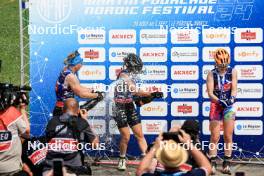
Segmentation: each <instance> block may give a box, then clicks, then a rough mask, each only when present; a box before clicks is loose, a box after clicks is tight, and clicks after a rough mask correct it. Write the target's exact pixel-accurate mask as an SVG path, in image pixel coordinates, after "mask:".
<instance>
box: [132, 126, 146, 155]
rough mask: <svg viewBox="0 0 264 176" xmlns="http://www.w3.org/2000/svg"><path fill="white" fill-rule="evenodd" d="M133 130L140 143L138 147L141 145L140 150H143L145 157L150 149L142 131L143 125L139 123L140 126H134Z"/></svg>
mask: <svg viewBox="0 0 264 176" xmlns="http://www.w3.org/2000/svg"><path fill="white" fill-rule="evenodd" d="M131 128H132V131H133V133H134V135H135V137H136V139H137V142H138V145H139V148H140V150H141V153H142V155H145V153H146V151H147V148H148V145H147V142H146V139H145V137H144V134H143V131H142V125H141V123H138V124H136V125H134V126H132V127H131Z"/></svg>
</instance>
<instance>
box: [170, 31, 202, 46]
mask: <svg viewBox="0 0 264 176" xmlns="http://www.w3.org/2000/svg"><path fill="white" fill-rule="evenodd" d="M198 40H199V33H198V30H196V29H174V30H171V43H173V44H180V43H183V44H190V43H198Z"/></svg>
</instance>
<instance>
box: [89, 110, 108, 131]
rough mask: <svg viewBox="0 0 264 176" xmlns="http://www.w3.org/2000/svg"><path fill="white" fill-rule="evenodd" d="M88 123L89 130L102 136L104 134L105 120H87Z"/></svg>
mask: <svg viewBox="0 0 264 176" xmlns="http://www.w3.org/2000/svg"><path fill="white" fill-rule="evenodd" d="M89 113H90V112H89ZM88 121H89V125H90V127H91V129H92V130H93V131H94V132H95V134H99V135H102V134H105V133H106V123H105V120H88Z"/></svg>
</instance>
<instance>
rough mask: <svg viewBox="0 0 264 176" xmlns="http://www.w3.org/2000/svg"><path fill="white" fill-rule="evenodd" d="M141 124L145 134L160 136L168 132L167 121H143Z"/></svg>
mask: <svg viewBox="0 0 264 176" xmlns="http://www.w3.org/2000/svg"><path fill="white" fill-rule="evenodd" d="M141 123H142V130H143V133H144V134H159V133H160V132H161V131H164V132H165V131H167V130H168V125H167V121H166V120H142V121H141Z"/></svg>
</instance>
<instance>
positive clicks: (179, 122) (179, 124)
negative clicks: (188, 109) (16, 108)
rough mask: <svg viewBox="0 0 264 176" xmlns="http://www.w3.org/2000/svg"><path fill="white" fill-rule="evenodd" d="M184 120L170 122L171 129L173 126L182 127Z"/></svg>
mask: <svg viewBox="0 0 264 176" xmlns="http://www.w3.org/2000/svg"><path fill="white" fill-rule="evenodd" d="M184 122H185V120H172V121H171V128H173V127H174V126H182V125H183V123H184Z"/></svg>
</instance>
